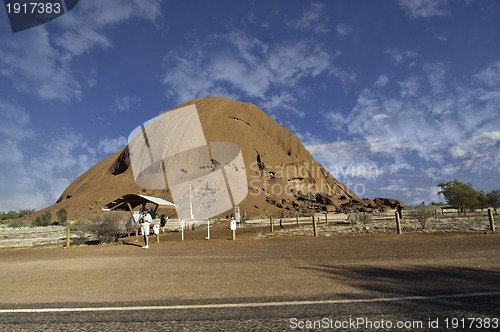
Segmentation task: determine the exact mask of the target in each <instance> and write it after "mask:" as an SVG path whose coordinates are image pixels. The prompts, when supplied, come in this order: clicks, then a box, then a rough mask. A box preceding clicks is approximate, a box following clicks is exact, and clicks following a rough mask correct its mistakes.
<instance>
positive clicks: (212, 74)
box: [163, 30, 333, 115]
mask: <svg viewBox="0 0 500 332" xmlns="http://www.w3.org/2000/svg"><path fill="white" fill-rule="evenodd" d="M221 50H223V52H221ZM331 61H332V59H331V57H330V55H329V54H328V52H326V51H325V50H324V49H323V46H322V45H321V44H318V43H315V42H313V41H311V40H294V41H284V42H283V43H278V44H272V45H271V44H267V43H264V42H263V41H261V40H260V39H258V38H255V37H252V36H250V35H248V34H246V33H244V32H242V31H239V30H234V31H232V32H231V33H228V34H225V35H214V36H211V37H210V38H208V41H206V42H204V43H201V42H197V41H195V42H193V44H192V47H190V48H186V49H183V50H180V51H175V52H171V53H169V54H168V55H167V56H166V57H165V67H166V68H167V70H166V73H165V76H164V79H163V83H165V85H166V87H167V94H168V95H170V96H172V97H175V98H176V99H177V101H178V102H185V101H186V100H189V99H192V98H196V97H202V96H207V95H220V96H225V97H230V98H236V99H242V98H243V99H244V98H254V99H257V100H258V101H260V102H259V103H260V104H261V105H265V106H266V107H278V106H279V107H280V108H283V109H288V110H291V111H293V112H295V113H297V114H299V115H301V112H300V111H297V109H296V107H295V102H296V100H297V98H303V97H304V96H305V95H306V94H307V90H305V89H303V88H300V86H299V83H300V82H301V81H302V80H303V79H304V78H307V77H316V76H318V75H321V74H330V73H331V71H332V69H333V66H332V64H331ZM278 104H279V105H278ZM269 111H270V112H272V110H269Z"/></svg>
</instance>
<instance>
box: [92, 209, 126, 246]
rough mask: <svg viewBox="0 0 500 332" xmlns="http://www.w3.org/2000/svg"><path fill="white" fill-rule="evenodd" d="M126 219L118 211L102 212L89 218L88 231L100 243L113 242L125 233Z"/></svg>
mask: <svg viewBox="0 0 500 332" xmlns="http://www.w3.org/2000/svg"><path fill="white" fill-rule="evenodd" d="M126 222H127V220H126V219H125V218H124V217H123V216H122V215H120V214H118V213H113V212H104V213H100V214H98V215H96V216H94V217H93V218H91V224H90V232H91V233H92V234H94V235H95V236H96V237H97V238H98V239H99V241H100V242H101V243H113V242H116V241H117V240H118V238H120V236H121V235H122V234H125V233H126V231H127V230H126V227H125V225H126Z"/></svg>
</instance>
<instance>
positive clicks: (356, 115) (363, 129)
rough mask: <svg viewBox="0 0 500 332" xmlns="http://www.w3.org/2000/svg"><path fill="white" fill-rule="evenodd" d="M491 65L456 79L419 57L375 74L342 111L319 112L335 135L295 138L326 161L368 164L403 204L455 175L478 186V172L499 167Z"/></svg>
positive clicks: (494, 172)
mask: <svg viewBox="0 0 500 332" xmlns="http://www.w3.org/2000/svg"><path fill="white" fill-rule="evenodd" d="M497 67H498V63H497V62H494V63H492V64H491V65H488V66H485V68H483V69H481V70H480V71H478V73H476V74H473V75H471V78H472V79H467V78H466V79H464V80H462V81H458V80H456V79H454V78H453V77H451V75H450V72H449V64H447V63H430V64H429V63H427V64H424V65H422V66H421V67H420V68H418V67H417V68H415V69H414V70H412V72H411V73H410V74H407V75H406V77H401V75H400V79H399V80H392V81H390V80H388V78H387V77H389V75H390V74H384V75H381V76H379V79H377V82H378V83H377V82H376V83H375V84H373V86H372V87H369V88H366V89H364V90H362V91H361V93H360V94H359V96H358V99H357V101H356V104H355V106H354V107H353V109H352V111H351V112H350V114H345V113H342V112H340V111H333V112H328V113H326V114H325V118H326V119H327V120H328V123H329V125H330V128H331V129H333V130H335V131H337V132H339V131H342V132H343V135H342V137H344V140H343V141H337V142H330V143H328V142H324V141H321V140H317V139H316V140H314V139H311V137H310V136H304V137H303V139H305V141H306V142H308V144H307V148H308V149H310V151H311V153H312V154H313V155H314V157H315V158H317V160H318V161H319V162H321V163H324V164H325V166H326V167H327V168H331V169H335V167H340V168H341V169H345V168H346V167H348V166H349V165H360V166H364V167H368V166H370V167H372V168H376V169H377V170H378V172H379V174H385V175H390V177H380V178H379V181H377V182H376V184H377V185H378V187H377V188H378V189H377V192H379V191H382V192H385V193H386V194H387V196H396V197H412V202H408V203H413V202H415V200H418V201H426V202H430V201H436V200H439V199H438V197H436V191H435V184H436V183H438V182H442V181H447V180H451V179H453V178H457V177H459V176H462V177H463V176H467V177H468V179H469V181H471V182H476V181H478V182H481V184H482V185H485V183H484V180H482V179H483V178H484V176H485V175H484V174H489V176H491V178H496V177H498V169H499V168H500V154H498V146H499V145H500V132H499V131H498V128H500V119H499V118H498V109H499V107H500V94H499V93H498V91H500V80H499V81H498V82H497V81H496V77H495V75H494V74H493V73H495V72H496V70H497ZM392 75H395V74H391V76H392ZM426 82H428V85H426ZM450 82H453V84H450ZM428 91H431V93H428ZM346 137H347V138H349V139H350V141H346V140H345V138H346ZM342 179H347V180H349V178H342V177H341V180H342ZM352 183H359V182H355V181H354V182H352ZM410 184H411V185H410ZM365 185H366V188H367V190H370V188H371V187H372V186H373V185H370V181H368V182H365ZM486 185H487V184H486ZM490 186H491V184H490ZM379 194H380V192H379Z"/></svg>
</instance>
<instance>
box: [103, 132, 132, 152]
mask: <svg viewBox="0 0 500 332" xmlns="http://www.w3.org/2000/svg"><path fill="white" fill-rule="evenodd" d="M127 144H128V141H127V138H126V137H124V136H120V137H116V138H109V137H105V138H103V139H101V140H100V141H99V143H98V144H97V150H98V151H99V152H100V153H103V154H112V153H115V152H117V151H120V150H121V149H123V148H125V146H127Z"/></svg>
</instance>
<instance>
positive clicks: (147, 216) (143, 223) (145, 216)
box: [139, 210, 153, 249]
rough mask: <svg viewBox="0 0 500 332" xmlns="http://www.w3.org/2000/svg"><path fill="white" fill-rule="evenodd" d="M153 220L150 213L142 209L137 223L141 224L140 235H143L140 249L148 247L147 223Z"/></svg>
mask: <svg viewBox="0 0 500 332" xmlns="http://www.w3.org/2000/svg"><path fill="white" fill-rule="evenodd" d="M152 221H153V218H151V215H150V214H149V212H148V210H142V213H141V217H140V218H139V224H140V225H141V232H142V235H143V236H144V245H143V246H142V249H148V248H149V225H150V224H151V222H152Z"/></svg>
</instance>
